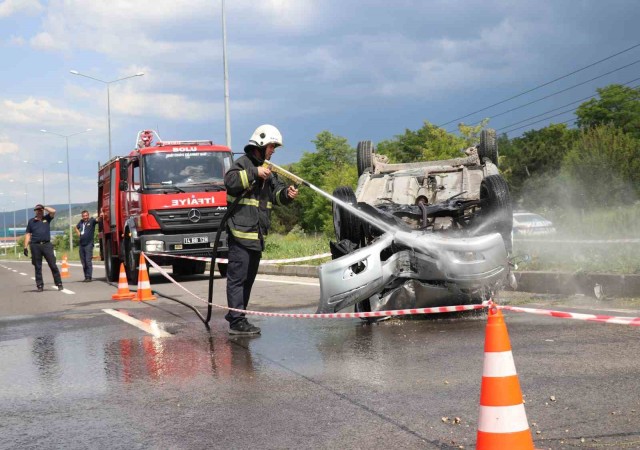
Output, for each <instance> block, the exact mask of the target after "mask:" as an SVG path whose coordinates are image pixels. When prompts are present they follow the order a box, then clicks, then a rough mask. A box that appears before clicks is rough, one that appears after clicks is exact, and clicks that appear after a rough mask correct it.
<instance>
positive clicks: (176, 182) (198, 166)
mask: <svg viewBox="0 0 640 450" xmlns="http://www.w3.org/2000/svg"><path fill="white" fill-rule="evenodd" d="M230 166H231V155H230V154H229V153H227V152H171V153H170V152H159V153H153V154H149V155H144V156H143V163H142V171H143V174H144V188H145V189H162V188H164V187H166V186H181V187H185V186H187V187H188V186H189V185H194V186H195V185H202V184H213V185H222V184H223V183H224V174H225V172H226V171H227V169H228V168H229V167H230Z"/></svg>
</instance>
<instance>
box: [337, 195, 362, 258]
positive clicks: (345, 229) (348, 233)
mask: <svg viewBox="0 0 640 450" xmlns="http://www.w3.org/2000/svg"><path fill="white" fill-rule="evenodd" d="M333 196H334V197H335V198H337V199H338V200H341V201H343V202H345V203H348V204H351V205H353V206H354V207H356V205H357V203H358V202H357V200H356V195H355V194H354V192H353V189H351V188H350V187H349V186H340V187H338V188H336V189H335V190H334V191H333ZM332 210H333V228H334V230H335V233H336V240H337V241H338V242H340V241H342V240H345V239H346V240H349V241H351V242H353V243H354V244H358V245H359V244H360V241H361V233H360V229H361V226H360V219H359V218H358V217H357V216H356V215H355V214H353V213H352V212H351V211H348V210H347V209H345V208H344V207H343V206H341V205H339V204H338V203H336V202H333V203H332Z"/></svg>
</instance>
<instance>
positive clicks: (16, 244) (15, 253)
mask: <svg viewBox="0 0 640 450" xmlns="http://www.w3.org/2000/svg"><path fill="white" fill-rule="evenodd" d="M11 203H13V255H14V256H16V257H17V256H18V238H17V236H16V205H15V203H16V201H15V200H11Z"/></svg>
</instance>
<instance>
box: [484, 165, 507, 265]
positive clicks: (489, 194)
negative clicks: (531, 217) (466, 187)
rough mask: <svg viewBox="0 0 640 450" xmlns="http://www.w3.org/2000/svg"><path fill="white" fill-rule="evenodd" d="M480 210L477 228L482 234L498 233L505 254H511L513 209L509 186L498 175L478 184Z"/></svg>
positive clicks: (490, 176)
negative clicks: (502, 242)
mask: <svg viewBox="0 0 640 450" xmlns="http://www.w3.org/2000/svg"><path fill="white" fill-rule="evenodd" d="M480 201H481V204H482V209H481V211H480V215H479V223H478V227H479V228H480V229H482V231H483V232H485V233H486V232H498V233H500V234H501V235H502V239H504V245H505V248H506V249H507V253H509V254H511V249H512V246H513V245H512V241H511V230H512V229H513V209H512V206H511V195H510V194H509V185H508V184H507V182H506V181H505V179H504V178H502V176H500V175H489V176H488V177H486V178H484V179H483V180H482V182H481V183H480Z"/></svg>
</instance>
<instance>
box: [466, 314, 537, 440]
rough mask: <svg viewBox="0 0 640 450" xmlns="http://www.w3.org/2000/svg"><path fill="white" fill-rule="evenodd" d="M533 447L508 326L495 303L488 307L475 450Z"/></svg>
mask: <svg viewBox="0 0 640 450" xmlns="http://www.w3.org/2000/svg"><path fill="white" fill-rule="evenodd" d="M533 448H534V447H533V438H532V437H531V430H530V429H529V422H528V421H527V414H526V412H525V410H524V402H523V400H522V391H521V390H520V381H519V380H518V374H517V373H516V366H515V363H514V362H513V354H512V353H511V343H510V342H509V333H508V332H507V325H506V324H505V323H504V317H503V316H502V313H501V312H500V310H499V309H498V308H496V307H495V305H493V306H491V307H490V308H489V317H488V321H487V328H486V335H485V341H484V368H483V370H482V387H481V388H480V416H479V418H478V437H477V443H476V449H477V450H486V449H514V450H516V449H517V450H521V449H527V450H533Z"/></svg>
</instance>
